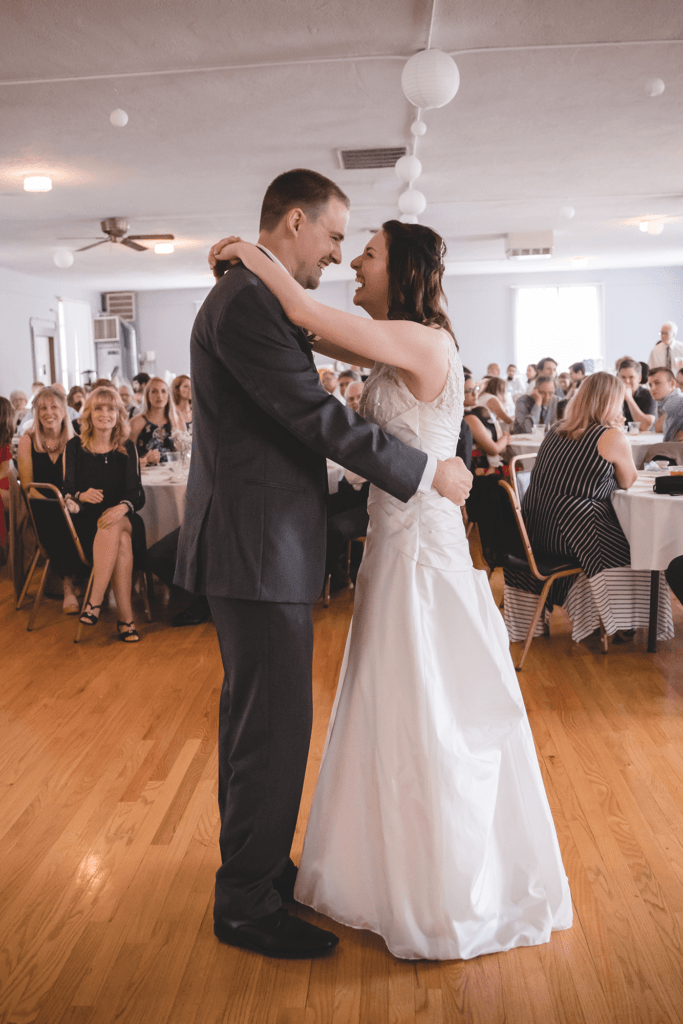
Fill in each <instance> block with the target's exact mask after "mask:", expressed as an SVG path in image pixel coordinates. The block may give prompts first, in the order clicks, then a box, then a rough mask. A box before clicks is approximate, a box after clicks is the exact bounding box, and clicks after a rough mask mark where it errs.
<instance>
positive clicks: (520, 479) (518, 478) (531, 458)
mask: <svg viewBox="0 0 683 1024" xmlns="http://www.w3.org/2000/svg"><path fill="white" fill-rule="evenodd" d="M537 455H538V452H530V453H529V454H528V455H515V457H514V458H513V459H511V460H510V480H511V481H512V486H513V487H514V489H515V494H516V495H517V500H518V501H519V504H520V505H521V504H522V502H523V501H524V495H525V494H526V491H527V488H528V486H529V483H530V481H531V473H532V470H533V468H534V467H533V463H534V462H535V461H536V456H537ZM525 462H531V463H532V465H531V467H530V468H529V469H527V468H526V466H524V468H522V465H523V463H525ZM518 466H519V467H520V468H519V469H517V467H518Z"/></svg>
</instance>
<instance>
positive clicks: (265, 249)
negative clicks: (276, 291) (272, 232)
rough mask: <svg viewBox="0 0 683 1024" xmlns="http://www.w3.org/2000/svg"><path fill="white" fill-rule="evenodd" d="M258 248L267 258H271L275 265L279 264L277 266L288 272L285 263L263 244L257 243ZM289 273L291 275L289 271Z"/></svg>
mask: <svg viewBox="0 0 683 1024" xmlns="http://www.w3.org/2000/svg"><path fill="white" fill-rule="evenodd" d="M256 246H257V248H259V249H260V250H261V252H264V253H265V254H266V256H269V257H270V259H271V260H272V261H273V263H277V265H278V266H279V267H282V269H283V270H287V267H286V266H285V265H284V263H282V261H281V260H279V259H278V258H277V256H276V255H275V253H274V252H271V251H270V249H267V248H266V246H265V245H264V244H263V242H257V243H256ZM287 273H288V274H289V271H288V270H287Z"/></svg>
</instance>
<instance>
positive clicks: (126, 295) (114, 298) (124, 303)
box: [104, 292, 136, 323]
mask: <svg viewBox="0 0 683 1024" xmlns="http://www.w3.org/2000/svg"><path fill="white" fill-rule="evenodd" d="M104 312H105V313H109V314H110V315H112V316H118V317H120V318H121V320H124V321H125V322H126V323H130V322H131V321H132V320H135V319H136V315H135V314H136V309H135V292H105V294H104Z"/></svg>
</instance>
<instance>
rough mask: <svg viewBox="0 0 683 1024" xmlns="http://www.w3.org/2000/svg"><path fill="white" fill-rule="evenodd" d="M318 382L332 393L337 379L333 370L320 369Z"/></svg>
mask: <svg viewBox="0 0 683 1024" xmlns="http://www.w3.org/2000/svg"><path fill="white" fill-rule="evenodd" d="M320 383H321V384H322V386H323V387H324V388H325V391H327V392H328V393H329V394H330V395H333V394H334V392H335V390H336V387H337V385H338V383H339V381H338V379H337V375H336V373H335V372H334V370H322V371H321V373H320Z"/></svg>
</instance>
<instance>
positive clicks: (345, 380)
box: [337, 370, 360, 401]
mask: <svg viewBox="0 0 683 1024" xmlns="http://www.w3.org/2000/svg"><path fill="white" fill-rule="evenodd" d="M337 380H338V382H339V383H338V385H337V386H338V388H339V392H340V394H341V396H342V398H343V399H344V400H345V401H346V390H347V388H348V386H349V384H352V383H356V382H358V381H360V374H359V373H356V371H355V370H342V372H341V373H340V374H339V377H338V378H337Z"/></svg>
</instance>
